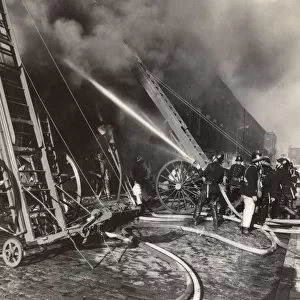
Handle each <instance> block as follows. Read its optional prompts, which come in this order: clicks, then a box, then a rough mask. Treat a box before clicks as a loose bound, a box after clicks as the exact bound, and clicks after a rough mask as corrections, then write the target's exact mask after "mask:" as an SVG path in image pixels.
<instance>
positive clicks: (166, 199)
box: [164, 189, 176, 200]
mask: <svg viewBox="0 0 300 300" xmlns="http://www.w3.org/2000/svg"><path fill="white" fill-rule="evenodd" d="M174 192H176V190H175V189H174V191H173V192H172V193H171V194H170V195H169V196H167V198H166V199H164V200H168V199H169V198H170V197H171V196H172V194H173V193H174Z"/></svg>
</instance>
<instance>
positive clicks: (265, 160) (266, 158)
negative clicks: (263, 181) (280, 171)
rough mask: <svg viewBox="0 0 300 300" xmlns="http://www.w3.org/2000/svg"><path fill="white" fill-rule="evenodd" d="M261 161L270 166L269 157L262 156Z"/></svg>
mask: <svg viewBox="0 0 300 300" xmlns="http://www.w3.org/2000/svg"><path fill="white" fill-rule="evenodd" d="M263 161H264V162H265V163H267V164H269V165H270V164H271V159H270V157H269V156H263Z"/></svg>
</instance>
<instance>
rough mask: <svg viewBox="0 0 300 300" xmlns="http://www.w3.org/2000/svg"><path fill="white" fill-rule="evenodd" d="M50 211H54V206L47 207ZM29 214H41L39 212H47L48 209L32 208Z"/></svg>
mask: <svg viewBox="0 0 300 300" xmlns="http://www.w3.org/2000/svg"><path fill="white" fill-rule="evenodd" d="M48 209H49V210H50V211H54V210H55V208H48ZM29 213H30V214H41V213H49V211H48V210H46V209H41V210H33V211H30V212H29Z"/></svg>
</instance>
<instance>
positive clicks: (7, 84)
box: [2, 80, 24, 90]
mask: <svg viewBox="0 0 300 300" xmlns="http://www.w3.org/2000/svg"><path fill="white" fill-rule="evenodd" d="M12 82H13V81H12ZM2 83H3V84H4V85H5V86H10V87H13V88H15V89H18V90H24V89H23V88H22V87H21V86H19V85H15V84H11V83H8V82H5V80H3V81H2Z"/></svg>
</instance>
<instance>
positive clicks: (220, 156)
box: [213, 152, 225, 164]
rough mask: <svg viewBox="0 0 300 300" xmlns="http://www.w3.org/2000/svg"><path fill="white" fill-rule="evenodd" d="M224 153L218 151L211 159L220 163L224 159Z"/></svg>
mask: <svg viewBox="0 0 300 300" xmlns="http://www.w3.org/2000/svg"><path fill="white" fill-rule="evenodd" d="M224 156H225V155H224V153H223V152H220V153H217V154H215V155H214V157H213V161H218V162H219V163H220V164H221V163H222V162H223V161H224Z"/></svg>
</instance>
